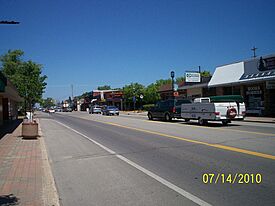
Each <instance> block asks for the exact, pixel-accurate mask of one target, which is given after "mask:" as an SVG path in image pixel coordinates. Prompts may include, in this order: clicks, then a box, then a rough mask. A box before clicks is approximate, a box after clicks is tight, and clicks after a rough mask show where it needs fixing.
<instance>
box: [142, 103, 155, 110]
mask: <svg viewBox="0 0 275 206" xmlns="http://www.w3.org/2000/svg"><path fill="white" fill-rule="evenodd" d="M153 106H155V105H154V104H145V105H143V110H146V111H148V110H149V109H150V108H151V107H153Z"/></svg>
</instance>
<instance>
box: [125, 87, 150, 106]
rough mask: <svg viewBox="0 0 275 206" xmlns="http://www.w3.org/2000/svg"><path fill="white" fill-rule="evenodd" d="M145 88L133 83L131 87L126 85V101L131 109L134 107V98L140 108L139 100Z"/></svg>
mask: <svg viewBox="0 0 275 206" xmlns="http://www.w3.org/2000/svg"><path fill="white" fill-rule="evenodd" d="M144 88H145V87H144V86H143V85H142V84H139V83H131V84H130V85H125V86H124V87H123V95H124V100H125V102H126V103H128V104H129V105H130V106H131V107H132V106H133V105H134V102H133V97H136V103H137V106H140V104H141V101H142V100H141V99H140V98H139V97H140V95H141V94H144Z"/></svg>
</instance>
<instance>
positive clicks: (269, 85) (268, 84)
mask: <svg viewBox="0 0 275 206" xmlns="http://www.w3.org/2000/svg"><path fill="white" fill-rule="evenodd" d="M266 88H267V89H275V81H267V82H266Z"/></svg>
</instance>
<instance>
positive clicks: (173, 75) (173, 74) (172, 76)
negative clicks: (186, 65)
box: [171, 71, 175, 96]
mask: <svg viewBox="0 0 275 206" xmlns="http://www.w3.org/2000/svg"><path fill="white" fill-rule="evenodd" d="M174 77H175V72H174V71H171V78H172V92H173V96H174Z"/></svg>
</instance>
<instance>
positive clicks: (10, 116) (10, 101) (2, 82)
mask: <svg viewBox="0 0 275 206" xmlns="http://www.w3.org/2000/svg"><path fill="white" fill-rule="evenodd" d="M21 101H22V98H21V97H20V96H19V93H18V91H17V89H16V88H15V86H14V85H13V84H12V83H11V82H10V81H9V80H8V79H7V78H6V77H5V76H4V75H3V73H2V72H1V71H0V125H1V124H3V122H5V121H8V120H14V119H16V118H17V117H18V103H19V102H21Z"/></svg>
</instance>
